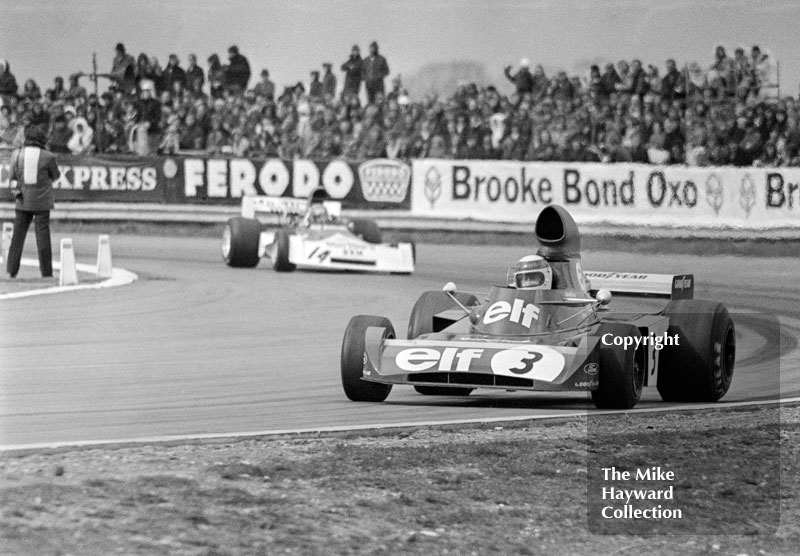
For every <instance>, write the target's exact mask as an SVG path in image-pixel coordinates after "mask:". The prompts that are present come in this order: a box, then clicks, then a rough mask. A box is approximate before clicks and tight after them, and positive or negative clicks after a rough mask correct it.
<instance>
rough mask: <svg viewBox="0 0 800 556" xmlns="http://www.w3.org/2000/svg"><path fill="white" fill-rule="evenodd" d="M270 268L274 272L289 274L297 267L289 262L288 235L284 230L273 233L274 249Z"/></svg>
mask: <svg viewBox="0 0 800 556" xmlns="http://www.w3.org/2000/svg"><path fill="white" fill-rule="evenodd" d="M273 249H274V251H273V256H272V268H273V269H275V271H276V272H291V271H293V270H294V269H295V268H297V265H295V264H292V263H291V262H289V234H288V232H286V230H278V231H277V232H275V247H274V248H273Z"/></svg>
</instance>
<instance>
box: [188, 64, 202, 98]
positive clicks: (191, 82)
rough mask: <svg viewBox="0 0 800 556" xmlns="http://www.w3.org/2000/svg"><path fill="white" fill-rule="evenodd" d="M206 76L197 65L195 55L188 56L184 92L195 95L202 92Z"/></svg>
mask: <svg viewBox="0 0 800 556" xmlns="http://www.w3.org/2000/svg"><path fill="white" fill-rule="evenodd" d="M205 81H206V76H205V74H204V73H203V68H201V67H200V66H198V65H197V55H196V54H189V65H188V66H187V67H186V90H187V91H191V92H192V93H193V94H195V95H197V94H200V93H202V92H203V84H204V83H205Z"/></svg>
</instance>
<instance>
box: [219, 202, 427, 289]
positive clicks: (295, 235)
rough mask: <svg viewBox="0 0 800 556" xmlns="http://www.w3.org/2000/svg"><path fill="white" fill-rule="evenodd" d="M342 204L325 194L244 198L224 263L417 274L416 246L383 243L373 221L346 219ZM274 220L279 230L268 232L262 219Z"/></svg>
mask: <svg viewBox="0 0 800 556" xmlns="http://www.w3.org/2000/svg"><path fill="white" fill-rule="evenodd" d="M340 215H341V203H339V202H337V201H332V200H330V198H329V196H328V194H327V192H326V191H325V190H324V189H321V188H319V189H316V190H314V191H313V192H312V193H311V195H310V197H309V199H308V200H306V199H295V198H288V197H266V196H259V197H243V198H242V216H240V217H236V218H231V219H230V220H228V223H227V224H226V226H225V231H224V232H223V235H222V258H223V259H224V260H225V262H226V263H227V264H228V266H234V267H249V268H252V267H255V266H256V265H258V261H259V260H260V259H261V258H262V257H269V258H270V259H272V268H274V269H275V270H277V271H278V272H288V271H292V270H295V269H296V268H302V269H314V270H357V271H360V272H365V271H366V272H392V273H398V274H410V273H411V272H413V271H414V259H415V256H416V251H415V247H414V245H413V244H412V243H397V244H385V243H381V230H380V228H379V227H378V225H377V224H376V223H375V222H373V221H372V220H361V219H353V220H350V221H348V222H344V221H342V220H341V218H340ZM259 216H260V217H272V219H273V220H275V219H276V218H277V222H275V223H276V224H277V225H278V226H279V227H278V229H273V230H267V229H266V228H265V225H264V223H262V222H261V220H259V219H258V218H257V217H259Z"/></svg>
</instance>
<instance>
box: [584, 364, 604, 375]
mask: <svg viewBox="0 0 800 556" xmlns="http://www.w3.org/2000/svg"><path fill="white" fill-rule="evenodd" d="M599 371H600V365H598V364H597V363H587V364H586V365H584V366H583V372H584V373H586V374H587V375H596V374H597V373H598V372H599Z"/></svg>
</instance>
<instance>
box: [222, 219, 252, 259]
mask: <svg viewBox="0 0 800 556" xmlns="http://www.w3.org/2000/svg"><path fill="white" fill-rule="evenodd" d="M260 234H261V222H259V221H258V220H256V219H255V218H242V217H241V216H237V217H236V218H231V219H230V220H228V222H227V223H226V224H225V229H224V230H223V232H222V259H223V260H224V261H225V263H226V264H227V265H228V266H232V267H239V268H253V267H255V266H256V265H258V259H259V257H258V238H259V235H260Z"/></svg>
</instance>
